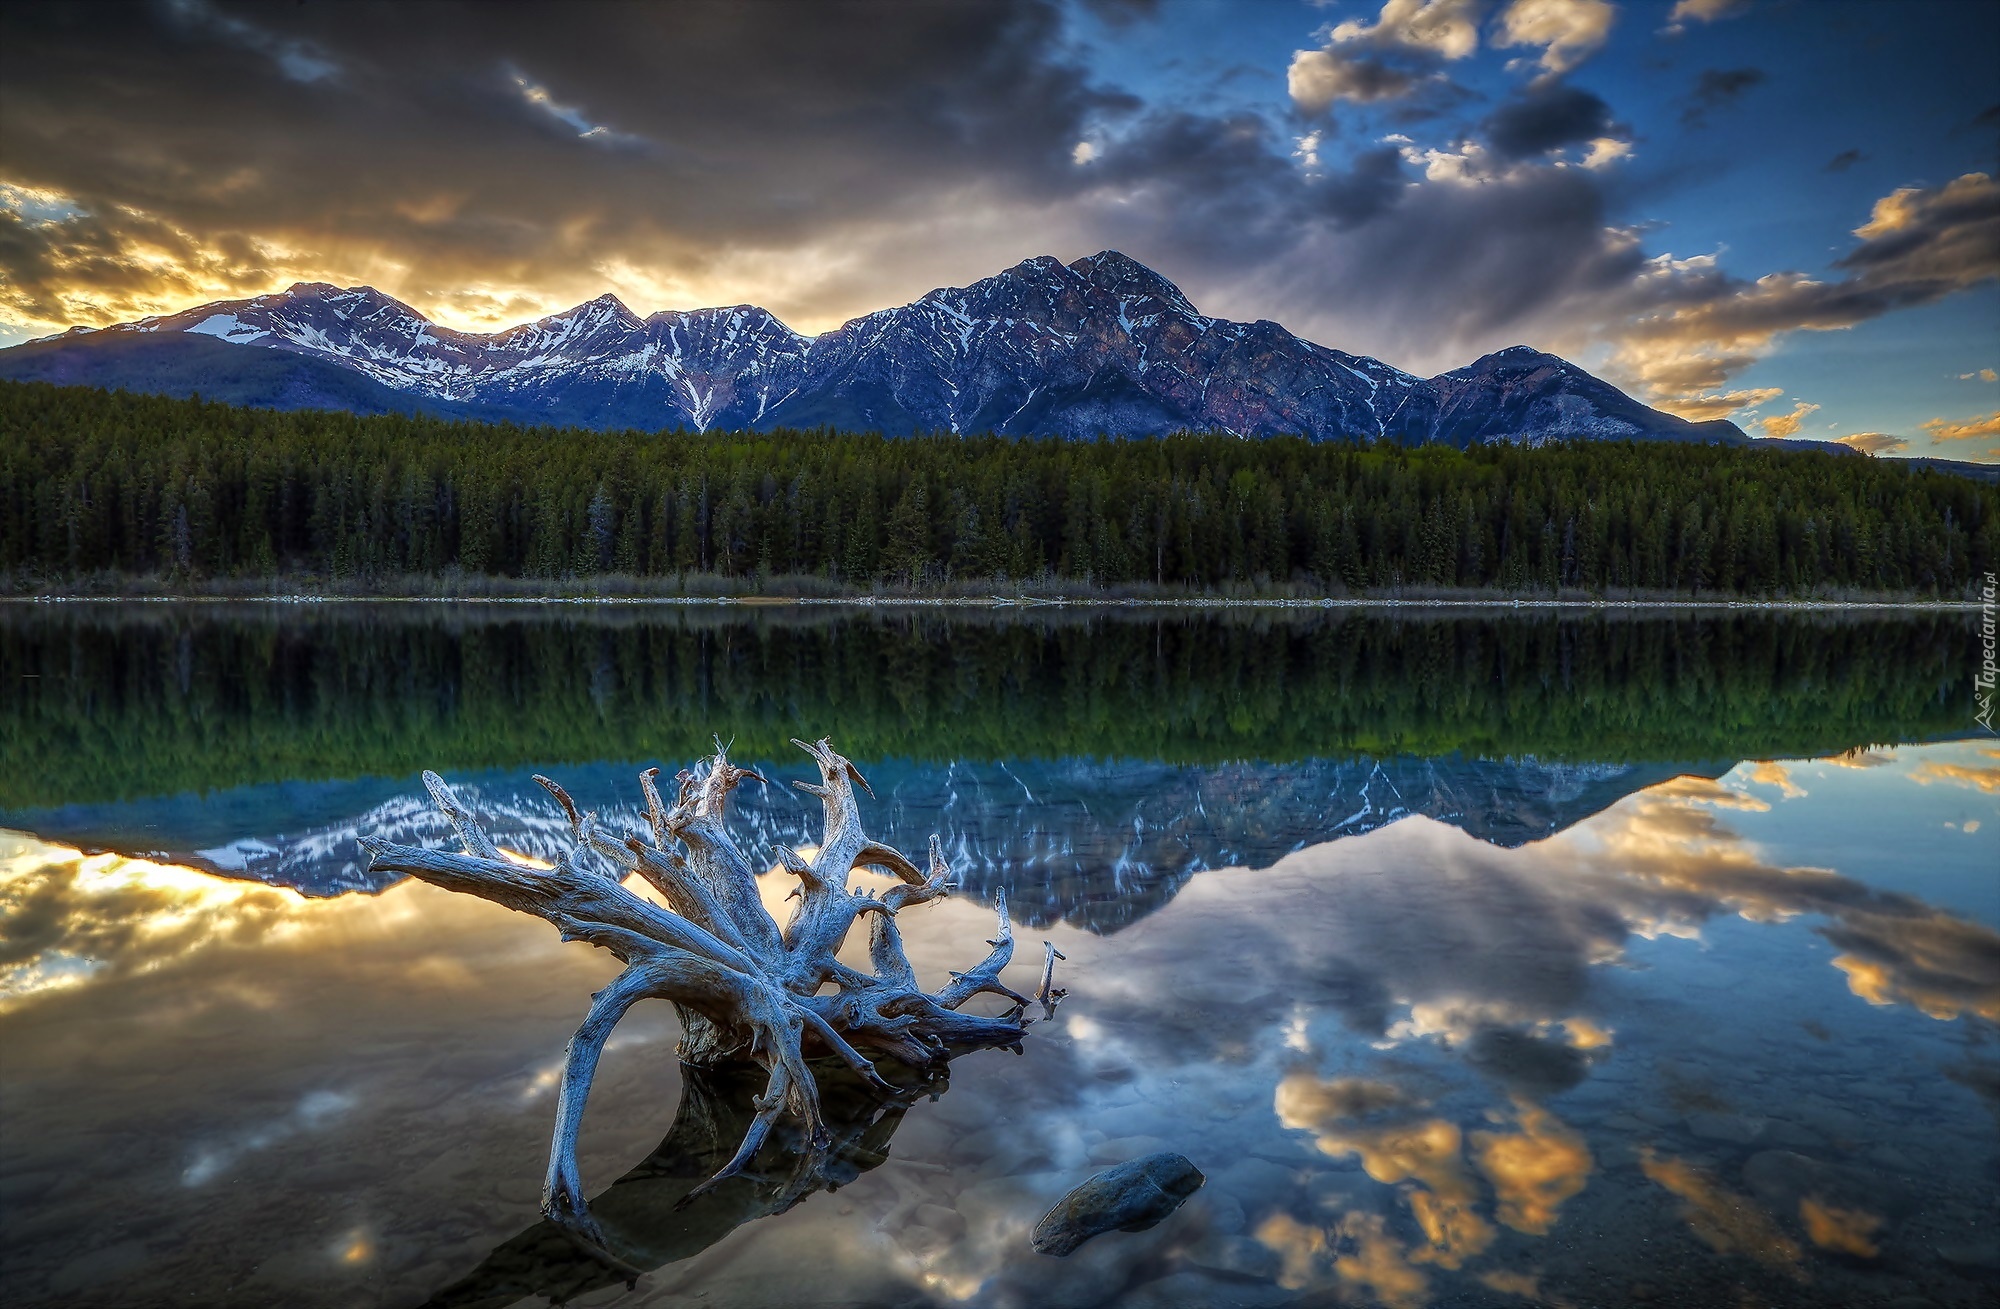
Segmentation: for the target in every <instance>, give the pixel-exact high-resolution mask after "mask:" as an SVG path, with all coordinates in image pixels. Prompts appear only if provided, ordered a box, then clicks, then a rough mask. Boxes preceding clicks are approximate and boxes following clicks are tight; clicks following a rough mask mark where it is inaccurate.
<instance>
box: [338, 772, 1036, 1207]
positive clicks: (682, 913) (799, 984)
mask: <svg viewBox="0 0 2000 1309" xmlns="http://www.w3.org/2000/svg"><path fill="white" fill-rule="evenodd" d="M793 744H794V745H796V746H798V747H799V748H800V749H802V750H804V751H806V753H808V754H809V755H811V756H812V758H813V761H814V762H815V763H816V764H818V766H819V775H820V780H819V781H818V782H816V783H808V782H798V783H794V785H796V786H797V787H798V788H799V789H800V790H803V791H806V792H809V793H811V794H813V795H816V796H818V797H819V798H820V801H821V805H822V807H823V809H824V830H823V834H822V836H821V840H820V843H819V848H818V849H817V851H815V852H814V854H813V856H812V858H810V859H807V858H805V857H804V856H802V855H801V854H799V853H798V852H797V851H794V850H791V849H788V848H785V847H783V846H780V847H778V850H777V853H778V858H779V862H780V863H781V864H782V865H783V866H784V868H785V869H786V870H787V871H789V872H790V873H791V874H792V875H793V876H795V877H797V878H798V880H799V885H798V887H797V888H796V889H795V891H794V892H793V894H794V895H795V896H797V898H798V904H797V905H796V907H795V908H794V909H793V911H792V915H791V920H790V921H789V922H788V923H787V924H786V925H785V927H784V928H783V929H782V930H781V929H780V928H779V927H778V925H777V922H776V920H775V919H774V918H772V916H771V915H770V914H769V913H768V912H767V911H766V910H765V908H764V904H763V899H762V897H761V896H760V895H759V894H758V889H757V877H756V871H755V869H754V868H753V867H752V865H751V863H750V861H749V860H748V859H746V858H745V857H744V855H743V853H742V852H741V851H740V850H739V849H738V848H737V846H736V844H735V842H734V841H733V840H731V838H730V836H729V834H728V832H727V831H726V830H725V829H724V825H723V818H724V814H725V810H726V807H727V804H728V799H729V795H730V792H732V791H734V790H735V789H736V787H737V786H738V785H739V784H740V783H741V782H742V781H743V780H744V779H745V778H752V777H755V778H757V780H758V781H760V782H761V781H763V780H764V779H763V778H761V777H758V776H757V774H756V773H754V772H751V771H750V770H748V769H745V768H739V767H737V766H736V765H734V764H732V763H730V762H729V758H728V752H727V751H726V750H725V749H724V748H723V747H722V745H721V743H720V742H717V745H716V751H715V755H714V756H713V757H712V758H711V759H710V760H708V764H707V767H706V768H705V769H703V770H700V771H683V772H681V773H680V775H679V776H678V778H677V779H676V781H677V784H678V789H677V794H676V797H675V800H674V802H673V804H672V805H667V804H666V803H664V802H663V800H662V799H661V796H660V793H659V789H658V787H657V785H656V783H655V779H656V777H657V775H658V770H657V769H648V770H647V771H646V772H645V773H643V774H641V775H640V778H639V786H640V790H641V792H642V794H643V795H644V797H645V801H646V818H647V823H648V825H649V826H650V828H651V829H652V830H651V833H650V835H651V840H646V839H644V838H642V837H640V836H638V835H619V834H616V833H613V832H612V831H610V830H609V829H607V828H606V827H604V826H603V825H601V824H600V823H599V822H598V820H597V816H596V815H595V814H594V813H580V812H578V810H577V808H576V805H575V804H574V803H573V802H572V801H571V800H570V798H569V796H568V795H567V794H566V793H565V792H564V791H563V789H562V788H561V787H560V786H558V785H556V784H555V783H554V782H552V781H550V780H549V779H547V778H545V777H537V778H536V779H535V780H536V781H537V782H539V783H541V785H542V786H543V787H544V788H546V789H547V790H548V792H549V794H550V795H551V796H553V797H554V798H555V800H556V802H557V803H558V804H560V805H561V806H562V808H563V811H564V813H566V814H567V815H568V817H569V822H570V830H571V832H572V834H573V835H574V838H575V844H574V846H573V848H572V849H570V850H569V851H567V852H565V853H564V854H563V856H562V857H561V858H559V859H558V860H557V861H556V863H555V866H554V867H552V868H548V869H539V868H531V867H528V866H526V865H523V864H521V863H519V862H517V861H515V860H512V859H509V858H508V857H507V856H506V855H505V854H504V853H503V852H502V851H501V850H500V848H499V847H498V846H496V845H495V844H494V843H493V841H492V839H491V838H490V837H489V836H488V835H487V834H486V832H485V831H484V829H482V828H481V827H480V825H479V822H478V820H477V819H476V818H475V817H474V816H473V814H472V813H471V812H470V811H469V810H467V809H466V808H465V806H464V805H463V804H462V803H460V801H459V798H458V796H457V795H455V794H454V793H453V792H452V790H451V788H450V787H448V786H446V785H445V783H444V781H443V779H442V778H440V777H438V776H437V774H435V773H428V772H427V773H425V774H424V785H425V786H426V787H428V788H429V790H430V793H431V798H432V799H433V801H435V802H436V804H437V807H438V808H439V810H440V811H442V812H443V813H444V815H445V817H446V818H447V819H448V820H450V822H451V825H452V828H453V830H454V831H455V832H456V833H457V835H458V839H459V842H460V844H461V845H462V846H463V850H462V852H449V851H443V850H430V849H425V848H423V847H420V846H407V845H396V844H393V843H391V842H388V841H381V840H374V839H364V840H363V841H362V845H363V846H364V847H365V848H366V849H367V850H368V853H369V857H370V863H371V866H372V867H374V868H376V869H383V870H387V871H390V872H397V873H406V874H408V875H409V876H412V877H416V878H420V879H422V880H423V881H426V882H429V883H431V884H432V885H434V886H439V887H443V888H444V889H445V890H448V891H461V892H464V893H466V894H469V895H477V896H480V897H482V898H484V899H487V900H492V901H494V902H495V903H497V904H502V905H505V906H507V907H508V908H510V909H516V910H519V911H521V912H522V913H530V914H534V915H536V916H537V917H540V918H546V919H547V920H548V921H549V922H551V923H553V924H555V926H556V928H557V929H558V930H559V931H560V932H561V933H562V935H563V939H564V940H578V941H587V942H589V943H590V944H592V945H595V946H598V947H600V948H602V949H605V950H608V951H610V952H611V953H612V954H613V955H614V956H616V957H617V958H618V959H619V960H620V961H621V962H622V963H624V965H625V971H624V972H622V973H620V974H619V975H618V977H617V979H616V980H614V981H613V982H612V983H611V985H609V986H607V987H606V988H605V989H604V990H602V991H600V992H598V993H597V995H596V996H594V997H593V999H592V1004H591V1007H590V1012H589V1014H588V1015H587V1016H586V1017H585V1018H584V1020H583V1025H582V1026H581V1027H579V1028H578V1029H577V1031H576V1035H575V1036H573V1037H571V1038H570V1042H569V1050H568V1053H567V1056H566V1059H565V1062H564V1066H563V1076H562V1084H561V1090H560V1093H559V1095H558V1097H557V1104H556V1126H555V1136H554V1140H553V1141H552V1143H551V1145H550V1149H549V1169H548V1178H547V1181H546V1183H545V1185H544V1187H543V1190H542V1212H543V1213H544V1214H546V1215H548V1216H549V1217H550V1218H551V1219H553V1220H555V1221H557V1222H559V1223H562V1224H565V1225H566V1226H567V1227H568V1228H570V1229H571V1230H572V1231H573V1232H574V1233H576V1235H577V1236H578V1237H579V1238H581V1239H582V1240H585V1241H588V1242H593V1243H596V1244H602V1234H601V1233H600V1232H598V1230H597V1228H596V1225H595V1223H594V1222H593V1220H592V1219H591V1217H590V1214H589V1211H588V1207H587V1205H586V1203H585V1201H584V1193H583V1183H582V1179H581V1178H580V1177H579V1175H578V1170H577V1162H576V1142H577V1133H578V1130H579V1128H580V1127H581V1125H582V1122H583V1108H584V1102H585V1101H586V1099H587V1098H588V1097H589V1095H590V1085H591V1080H592V1078H593V1077H594V1076H595V1075H596V1072H597V1063H598V1059H599V1057H600V1056H601V1055H602V1053H603V1051H604V1044H605V1041H606V1040H607V1039H608V1038H609V1037H610V1035H611V1030H612V1028H614V1027H615V1026H616V1025H617V1023H618V1021H619V1019H621V1018H623V1017H624V1016H625V1014H626V1012H627V1011H628V1010H630V1009H631V1007H632V1006H633V1005H634V1004H636V1003H638V1002H639V1001H641V1000H646V999H664V1000H671V1001H673V1002H674V1004H675V1005H676V1006H677V1007H678V1008H679V1010H680V1013H681V1017H682V1023H683V1028H684V1032H685V1035H684V1037H683V1040H682V1042H681V1048H680V1054H681V1058H682V1060H683V1062H685V1063H688V1064H692V1065H694V1066H697V1067H724V1066H729V1065H732V1064H740V1063H751V1064H755V1065H758V1066H759V1067H761V1068H762V1069H763V1070H764V1073H765V1076H766V1080H765V1084H764V1091H763V1094H762V1095H760V1096H758V1097H757V1099H756V1100H755V1101H754V1107H755V1113H754V1115H753V1117H752V1118H751V1120H750V1124H749V1126H748V1128H747V1129H746V1131H745V1132H744V1135H743V1140H742V1143H741V1145H740V1146H739V1147H738V1148H737V1150H736V1153H735V1155H734V1156H733V1157H731V1158H730V1159H729V1160H728V1161H727V1162H726V1163H724V1164H723V1165H722V1167H721V1168H720V1169H718V1170H717V1171H716V1172H715V1174H714V1175H713V1176H712V1177H710V1178H709V1179H708V1180H707V1181H705V1182H703V1183H701V1184H700V1185H699V1186H696V1187H694V1188H693V1189H692V1190H691V1191H690V1192H689V1193H688V1195H687V1197H686V1198H687V1200H693V1199H695V1198H696V1197H698V1196H700V1195H702V1194H704V1193H705V1192H708V1191H710V1190H712V1189H713V1188H714V1187H715V1186H717V1185H719V1184H720V1183H721V1182H723V1181H725V1180H727V1179H728V1178H730V1177H734V1176H737V1175H739V1174H741V1173H742V1172H743V1171H744V1169H746V1168H747V1167H748V1166H749V1165H750V1163H751V1161H752V1160H753V1159H754V1158H755V1157H756V1155H757V1152H758V1150H759V1149H760V1148H761V1147H762V1146H763V1145H764V1143H765V1142H766V1141H767V1140H768V1139H769V1138H770V1135H771V1131H772V1128H773V1126H774V1125H775V1124H776V1123H778V1122H779V1121H780V1120H781V1119H788V1120H791V1121H795V1122H796V1123H797V1124H798V1126H799V1127H800V1128H801V1129H802V1132H801V1134H800V1135H801V1139H802V1141H803V1142H804V1150H805V1151H806V1153H807V1155H808V1158H807V1160H806V1161H805V1163H806V1167H807V1169H808V1171H810V1169H811V1165H812V1163H813V1161H814V1158H815V1157H817V1156H818V1155H820V1154H822V1153H823V1152H824V1151H825V1150H826V1148H827V1146H828V1134H827V1131H826V1127H825V1123H824V1120H823V1118H822V1115H821V1111H820V1105H819V1088H818V1084H817V1082H816V1081H815V1080H814V1077H813V1074H812V1070H811V1068H810V1067H809V1066H808V1064H807V1062H806V1061H807V1059H808V1058H809V1057H812V1056H817V1055H822V1054H826V1055H832V1056H836V1057H838V1058H839V1059H840V1060H841V1061H842V1062H844V1063H845V1064H847V1066H848V1067H850V1068H852V1069H853V1070H854V1072H855V1074H856V1075H857V1076H858V1077H859V1078H860V1079H861V1081H862V1082H863V1083H864V1084H865V1085H867V1086H869V1087H870V1088H872V1089H873V1091H874V1092H875V1093H876V1094H878V1095H880V1096H881V1097H882V1098H884V1099H885V1100H886V1099H893V1098H896V1097H898V1096H902V1095H906V1094H907V1092H904V1091H899V1090H898V1088H897V1087H896V1086H895V1085H894V1084H892V1083H891V1082H890V1081H888V1080H886V1079H885V1078H883V1077H882V1076H881V1075H880V1074H879V1073H878V1072H877V1070H876V1068H875V1065H874V1063H873V1062H872V1060H871V1056H872V1057H875V1058H880V1057H888V1058H892V1059H896V1060H898V1061H900V1062H902V1063H904V1064H907V1065H909V1066H911V1067H913V1068H915V1069H918V1070H920V1071H921V1070H925V1069H938V1068H941V1067H942V1066H943V1064H944V1063H945V1062H946V1061H948V1060H949V1059H951V1058H952V1057H954V1056H955V1055H958V1054H961V1053H963V1052H965V1051H968V1050H976V1049H984V1048H990V1047H1006V1048H1011V1049H1013V1050H1015V1051H1016V1052H1017V1053H1018V1052H1019V1051H1020V1048H1021V1038H1022V1036H1023V1035H1024V1034H1025V1033H1026V1031H1027V1029H1028V1027H1029V1025H1030V1024H1031V1023H1033V1022H1034V1021H1035V1019H1033V1018H1030V1017H1027V1016H1026V1010H1027V1006H1028V1004H1029V1000H1028V997H1026V996H1023V995H1021V994H1020V993H1018V992H1016V991H1014V990H1012V989H1011V988H1009V987H1008V986H1007V985H1006V984H1005V983H1004V982H1002V981H1001V980H1000V973H1001V970H1002V969H1004V968H1005V967H1006V966H1007V964H1008V963H1009V962H1010V961H1011V960H1012V959H1013V957H1014V934H1013V929H1012V926H1011V924H1010V923H1009V922H1008V918H1007V905H1006V899H1005V896H1004V895H1003V896H1001V897H1000V898H999V902H998V904H997V906H996V908H997V912H998V919H999V927H998V931H997V932H996V933H995V935H994V937H993V939H992V940H990V941H988V942H987V944H988V945H990V946H991V947H992V950H991V952H990V953H989V954H988V955H987V956H986V958H985V959H983V960H982V961H980V962H979V963H978V964H977V965H975V966H974V967H972V968H971V969H968V970H967V971H965V972H962V973H953V974H952V975H951V979H950V981H949V982H947V983H946V984H945V985H944V986H943V987H941V988H939V989H938V990H936V991H925V990H923V989H922V987H921V986H920V985H919V984H918V982H917V977H916V970H915V969H914V968H912V967H911V965H910V961H909V957H908V955H907V954H906V952H905V951H904V948H903V940H902V934H901V928H900V926H899V921H900V920H899V915H900V913H901V911H903V910H905V909H908V908H910V907H912V906H914V905H919V904H923V903H926V902H927V901H931V900H936V899H939V898H941V897H943V896H944V895H946V894H947V893H948V892H949V891H950V889H951V885H952V882H951V868H950V865H949V863H948V862H947V861H946V859H945V857H944V854H943V850H942V847H941V846H940V844H939V842H938V839H937V837H935V836H933V837H932V838H931V844H930V858H929V861H928V864H929V866H928V868H927V869H925V870H919V869H918V868H917V866H916V865H915V864H914V863H913V862H912V861H911V860H910V859H909V858H908V857H907V856H905V855H903V854H902V853H901V852H899V851H897V850H895V849H892V848H891V847H889V846H887V845H883V844H881V843H880V842H877V841H872V840H870V839H869V838H868V836H867V834H866V833H865V832H864V831H863V830H862V826H861V816H860V812H859V809H858V807H857V805H856V802H855V793H854V788H855V787H856V786H859V787H861V788H862V789H863V790H867V789H868V784H867V783H866V782H865V781H863V780H862V777H861V774H860V773H859V772H858V771H857V770H856V769H855V767H854V765H853V764H851V763H849V762H848V761H847V760H846V759H844V758H842V757H841V756H840V755H838V754H836V753H834V751H833V748H832V746H831V745H830V744H829V743H828V742H826V741H820V742H817V743H816V744H812V745H808V744H806V743H805V742H803V741H794V742H793ZM870 794H871V795H872V794H873V792H870ZM675 846H678V847H679V848H678V849H675V848H673V847H675ZM856 868H873V869H877V870H880V871H882V872H884V873H887V874H889V875H891V876H893V877H895V878H897V879H898V881H897V883H896V884H895V885H893V886H891V887H890V888H889V889H888V890H887V891H885V892H883V894H882V896H881V897H880V898H879V899H878V898H875V897H873V896H870V895H866V894H860V893H856V892H854V891H851V890H849V889H848V882H849V879H850V877H851V876H852V874H853V872H854V870H855V869H856ZM635 874H636V875H637V876H638V877H640V878H642V879H644V881H645V882H646V883H647V884H648V885H650V886H652V887H653V888H654V889H655V890H657V891H658V892H659V893H660V895H661V896H662V898H664V899H665V900H666V902H667V907H666V908H662V907H661V906H659V905H658V904H655V903H654V902H652V901H651V900H648V899H646V898H645V897H643V896H640V895H637V894H634V893H633V892H632V891H630V890H628V889H627V888H626V887H625V885H624V883H625V880H626V879H627V878H628V877H631V876H633V875H635ZM863 915H868V916H869V938H868V943H869V960H870V964H871V967H872V969H873V971H863V970H861V969H859V968H855V967H852V966H850V965H848V964H846V963H843V962H841V961H840V960H839V959H838V958H836V956H837V955H838V953H839V951H840V948H841V945H842V944H843V942H845V941H846V939H847V936H848V933H849V931H850V930H851V929H852V928H853V926H854V924H855V923H856V921H857V920H859V919H860V918H861V917H862V916H863ZM1059 957H1060V956H1059V955H1058V954H1057V953H1056V951H1055V947H1054V946H1049V947H1048V959H1047V963H1046V966H1045V967H1044V969H1043V975H1042V986H1041V991H1040V993H1039V994H1038V995H1037V997H1036V999H1037V1000H1039V1001H1040V1002H1041V1007H1042V1009H1043V1014H1044V1016H1045V1017H1046V1016H1053V1014H1054V1012H1055V1002H1056V1001H1057V1000H1059V999H1060V998H1061V996H1062V994H1063V992H1062V991H1061V990H1060V988H1056V987H1054V986H1053V970H1054V967H1055V960H1056V959H1057V958H1059ZM828 984H831V990H830V991H828V993H827V994H824V995H822V994H820V992H821V990H822V989H823V988H825V987H827V986H828ZM980 994H993V995H998V996H1001V997H1002V998H1004V999H1006V1000H1007V1001H1009V1002H1010V1004H1011V1007H1010V1008H1009V1009H1008V1010H1007V1011H1006V1012H1005V1013H1003V1014H1001V1015H999V1016H996V1017H986V1016H981V1015H977V1014H968V1013H962V1012H960V1011H959V1010H960V1006H962V1005H964V1004H965V1002H966V1001H968V1000H970V999H971V998H972V997H973V996H975V995H980Z"/></svg>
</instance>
